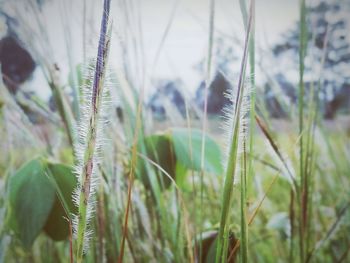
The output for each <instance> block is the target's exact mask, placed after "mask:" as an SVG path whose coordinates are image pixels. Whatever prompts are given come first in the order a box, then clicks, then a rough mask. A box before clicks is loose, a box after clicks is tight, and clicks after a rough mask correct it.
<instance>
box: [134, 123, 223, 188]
mask: <svg viewBox="0 0 350 263" xmlns="http://www.w3.org/2000/svg"><path fill="white" fill-rule="evenodd" d="M201 143H202V132H201V131H200V130H198V129H192V130H191V131H189V130H188V129H183V128H173V129H171V130H170V131H169V132H167V133H162V134H153V135H150V136H148V137H146V138H144V145H145V149H146V155H147V157H148V158H149V159H150V160H152V161H153V162H155V163H157V164H158V165H159V166H160V167H161V168H162V169H164V171H165V172H166V173H167V175H164V174H163V172H162V171H160V174H161V175H160V177H161V179H160V183H161V185H163V186H164V188H168V187H169V186H170V185H171V180H170V178H169V177H168V176H170V177H171V178H172V179H173V180H174V181H175V182H176V183H177V184H178V185H179V186H180V187H183V188H186V175H187V171H188V170H193V171H197V172H200V170H201ZM205 143H206V147H205V149H206V151H205V156H204V160H205V161H204V171H205V172H207V173H208V174H213V175H220V174H222V171H223V168H222V164H221V150H220V147H219V146H218V144H217V143H216V142H215V141H214V140H213V139H212V138H211V137H210V136H208V135H206V136H205ZM139 144H141V142H139ZM138 148H139V151H141V145H139V147H138ZM146 162H148V160H147V159H141V160H140V161H139V163H138V177H139V178H141V180H142V181H143V182H144V183H145V184H146V185H149V182H148V181H147V179H148V177H146V173H147V167H146Z"/></svg>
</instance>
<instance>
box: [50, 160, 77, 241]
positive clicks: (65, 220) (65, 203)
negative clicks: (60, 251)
mask: <svg viewBox="0 0 350 263" xmlns="http://www.w3.org/2000/svg"><path fill="white" fill-rule="evenodd" d="M48 176H49V177H51V178H50V179H51V182H52V184H53V185H54V187H55V190H56V198H55V203H54V205H53V207H52V209H51V213H50V215H49V217H48V218H47V221H46V224H45V226H44V230H45V232H46V234H48V235H49V236H50V237H51V238H52V239H53V240H56V241H60V240H65V239H66V238H67V237H68V236H69V234H70V229H69V228H70V226H69V224H71V219H70V217H71V214H72V213H76V210H77V208H76V206H75V205H74V203H73V200H72V193H73V191H74V188H75V187H76V184H77V179H76V177H75V175H74V174H73V169H72V168H71V167H70V166H66V165H64V164H60V163H57V164H53V163H49V164H48Z"/></svg>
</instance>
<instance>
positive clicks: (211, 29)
mask: <svg viewBox="0 0 350 263" xmlns="http://www.w3.org/2000/svg"><path fill="white" fill-rule="evenodd" d="M209 12H210V14H209V38H208V54H207V66H206V82H205V89H204V109H203V112H204V115H203V126H202V144H201V172H200V224H199V225H200V227H199V233H200V234H199V235H200V242H199V261H200V262H202V254H203V253H202V252H203V251H202V249H203V248H202V243H203V242H202V233H203V196H204V156H205V134H206V129H207V108H208V90H209V86H210V80H211V66H212V57H213V42H214V17H215V0H210V7H209Z"/></svg>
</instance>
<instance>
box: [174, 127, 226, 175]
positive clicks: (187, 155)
mask: <svg viewBox="0 0 350 263" xmlns="http://www.w3.org/2000/svg"><path fill="white" fill-rule="evenodd" d="M172 138H173V144H174V149H175V154H176V158H177V160H178V161H179V162H181V164H182V165H183V166H185V167H187V168H188V169H192V170H195V171H200V170H201V149H202V132H201V131H200V130H198V129H192V130H191V132H190V131H189V130H188V129H183V128H176V129H172ZM204 171H206V172H208V173H212V174H216V175H219V174H222V173H223V169H222V165H221V151H220V148H219V146H218V145H217V144H216V143H215V141H214V140H213V139H212V138H210V137H209V136H207V135H206V136H205V155H204Z"/></svg>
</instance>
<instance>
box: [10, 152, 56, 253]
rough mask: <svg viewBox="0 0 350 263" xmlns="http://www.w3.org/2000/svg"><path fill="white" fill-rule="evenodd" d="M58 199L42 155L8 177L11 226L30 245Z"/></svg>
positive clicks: (25, 243) (23, 241) (25, 245)
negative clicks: (46, 172)
mask: <svg viewBox="0 0 350 263" xmlns="http://www.w3.org/2000/svg"><path fill="white" fill-rule="evenodd" d="M54 200H55V189H54V187H53V186H52V184H51V182H50V180H49V179H48V177H47V176H46V174H45V164H44V163H43V161H42V159H40V158H37V159H34V160H32V161H30V162H28V163H26V164H25V165H23V166H22V167H21V168H20V169H19V170H18V171H17V172H16V173H15V174H14V175H12V176H11V177H10V179H9V206H10V215H9V217H8V221H7V223H8V225H9V227H10V228H11V229H12V230H13V231H14V232H15V233H16V234H17V236H18V237H19V239H20V240H21V241H22V243H23V245H24V247H26V248H30V247H31V246H32V244H33V242H34V240H35V238H36V237H37V236H38V235H39V233H40V232H41V230H42V228H43V226H44V225H45V223H46V220H47V218H48V215H49V213H50V211H51V209H52V206H53V203H54Z"/></svg>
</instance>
